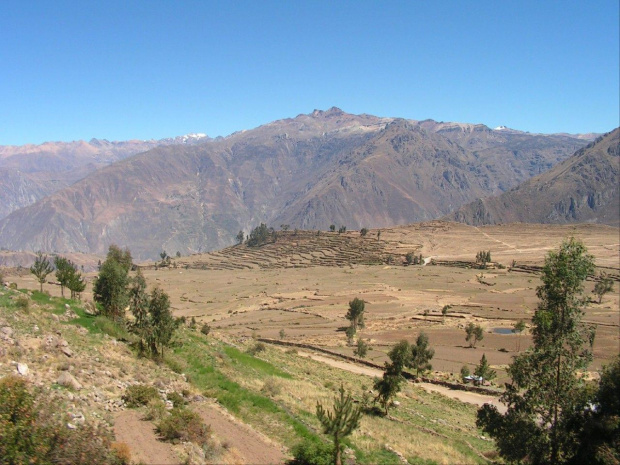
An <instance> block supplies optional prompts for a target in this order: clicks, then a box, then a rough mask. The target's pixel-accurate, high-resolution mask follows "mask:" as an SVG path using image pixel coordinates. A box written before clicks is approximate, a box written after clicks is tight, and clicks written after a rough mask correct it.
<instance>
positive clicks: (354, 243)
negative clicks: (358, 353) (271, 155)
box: [17, 221, 620, 383]
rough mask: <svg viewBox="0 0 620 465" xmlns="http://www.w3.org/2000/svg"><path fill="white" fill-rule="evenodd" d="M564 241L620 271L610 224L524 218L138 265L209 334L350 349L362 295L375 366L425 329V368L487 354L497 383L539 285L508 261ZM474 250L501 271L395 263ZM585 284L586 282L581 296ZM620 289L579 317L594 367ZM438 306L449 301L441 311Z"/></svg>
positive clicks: (608, 348) (611, 331) (612, 351)
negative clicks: (428, 357)
mask: <svg viewBox="0 0 620 465" xmlns="http://www.w3.org/2000/svg"><path fill="white" fill-rule="evenodd" d="M570 236H574V237H576V238H579V239H580V240H582V241H583V242H584V243H585V244H586V246H587V248H588V251H589V252H590V253H591V254H593V255H594V257H595V261H596V264H597V266H599V267H600V269H599V271H601V270H602V271H606V272H609V273H611V274H614V275H616V276H618V275H619V274H620V271H619V268H620V266H619V263H620V258H619V257H620V253H619V250H620V238H619V232H618V229H617V228H612V227H608V226H598V225H575V226H557V225H525V224H511V225H500V226H487V227H479V228H477V227H471V226H467V225H462V224H458V223H446V222H439V221H434V222H429V223H419V224H414V225H410V226H404V227H395V228H388V229H383V230H381V234H380V238H379V240H377V231H376V230H371V231H369V233H368V234H367V236H366V237H363V238H362V237H361V236H360V234H359V232H357V231H350V232H347V233H345V234H338V233H326V232H321V233H320V235H319V236H317V235H316V233H315V232H299V233H294V232H292V231H289V232H288V233H286V234H283V233H280V235H279V238H278V241H277V242H276V243H275V244H267V245H265V246H262V247H258V248H248V247H246V246H245V245H243V246H237V247H231V248H228V249H224V250H223V251H219V252H216V253H213V254H203V255H194V256H191V257H182V258H180V259H176V260H174V261H173V263H174V265H173V266H170V267H159V268H158V269H155V268H154V267H153V266H146V267H145V269H144V274H145V276H146V278H147V281H148V282H149V284H150V285H153V286H160V287H161V288H163V289H164V290H165V291H166V292H167V293H168V294H169V295H170V298H171V302H172V305H173V307H174V311H175V313H176V314H177V315H179V316H181V315H182V316H186V317H188V318H191V317H195V318H196V319H197V321H198V322H200V323H202V322H206V323H209V324H210V325H211V326H212V327H213V328H214V331H215V332H216V333H222V334H226V335H229V336H234V337H241V336H251V335H253V336H259V337H268V338H279V337H280V331H281V330H283V331H284V339H285V340H288V341H293V342H303V343H307V344H313V345H318V346H321V347H324V348H328V349H332V350H335V351H338V352H342V353H344V354H348V355H351V354H352V352H353V348H352V347H349V346H347V344H346V336H345V334H344V328H345V327H346V326H347V323H348V321H347V320H346V319H345V318H344V315H345V313H346V311H347V307H348V302H349V301H350V300H352V299H353V298H355V297H358V298H360V299H363V300H364V301H365V302H366V327H365V328H364V329H363V330H361V331H360V332H359V333H358V335H359V336H361V337H363V338H364V339H369V340H370V342H371V346H372V347H373V350H372V351H371V352H370V353H369V356H368V359H369V360H372V361H375V362H377V363H383V361H384V360H385V359H386V356H385V354H386V352H387V351H388V350H389V348H390V346H391V345H392V344H394V343H395V342H396V341H398V340H400V339H408V340H410V341H414V340H415V338H416V337H417V335H418V334H419V333H420V331H425V332H426V333H427V334H428V335H429V338H430V342H431V345H432V347H434V348H435V351H436V354H435V358H434V359H433V368H434V370H436V371H437V372H441V373H446V374H449V373H455V374H457V373H458V372H459V370H460V368H461V366H463V365H464V364H467V365H469V366H470V368H473V366H474V365H475V364H476V363H477V362H478V361H479V360H480V357H481V356H482V354H483V353H484V354H486V356H487V358H488V359H489V361H490V363H491V365H492V366H493V367H494V368H496V369H497V370H498V374H499V377H498V379H497V382H498V383H501V382H502V381H503V376H504V374H505V372H504V371H503V368H504V367H505V366H506V365H507V364H508V363H510V361H511V357H512V356H513V355H514V354H515V353H516V351H517V349H518V348H520V349H521V350H523V349H525V348H526V347H527V346H528V344H529V343H530V341H531V340H530V337H529V335H528V334H527V333H528V331H527V330H526V331H525V332H524V333H523V334H522V335H520V336H519V335H515V334H512V333H508V334H505V333H506V332H508V331H509V329H510V328H511V327H512V325H514V323H515V322H516V321H518V320H519V319H524V320H525V321H526V323H529V321H530V318H531V316H532V315H533V312H534V311H535V309H536V305H537V298H536V293H535V292H536V287H537V286H538V285H539V278H538V275H537V274H535V273H525V272H517V271H513V270H511V269H510V266H511V264H513V261H514V262H516V264H517V265H541V264H542V263H543V260H544V257H545V255H546V254H547V252H548V251H549V250H552V249H555V248H557V247H558V245H559V244H560V243H561V241H562V240H563V239H565V238H567V237H570ZM480 250H490V251H491V255H492V259H493V261H494V262H496V263H498V264H500V265H501V267H495V268H493V269H489V270H480V269H476V268H464V267H452V266H433V265H431V264H429V265H426V266H403V261H404V257H405V255H406V254H407V253H408V252H414V253H416V254H420V253H421V254H422V255H423V256H424V257H427V258H428V257H431V258H433V259H435V260H438V261H441V262H445V261H455V260H457V261H470V262H473V261H474V258H475V255H476V253H477V252H478V251H480ZM360 251H361V252H360ZM365 262H366V263H375V264H368V265H365V264H363V263H365ZM388 263H391V264H388ZM17 281H18V283H19V285H20V286H24V287H30V288H34V287H35V286H36V284H35V283H34V280H33V278H32V276H29V275H24V276H23V277H21V278H19V279H17ZM593 286H594V282H592V281H588V282H587V285H586V291H587V292H588V293H589V292H591V290H592V288H593ZM49 287H50V286H48V288H49ZM619 288H620V286H619V284H618V283H617V282H616V284H615V287H614V290H613V291H612V292H611V293H610V294H607V295H605V296H604V298H603V302H602V303H601V304H598V303H595V302H594V300H593V301H592V303H591V304H590V305H589V306H588V309H587V311H586V315H585V321H587V322H588V323H592V324H595V325H596V326H597V334H596V340H595V344H594V357H595V360H594V363H593V364H592V370H597V369H599V368H600V367H601V365H602V364H603V363H605V362H606V361H608V360H610V359H611V358H612V357H613V356H614V355H616V354H617V353H618V352H619V343H620V338H619V328H620V326H619V319H620V312H619V310H618V309H619V305H620V303H619ZM57 291H58V290H57V289H54V292H55V293H57ZM592 297H593V299H594V295H592ZM87 298H88V297H87ZM446 305H449V306H450V308H449V310H448V312H447V314H446V315H445V316H444V315H442V312H441V311H442V308H443V307H444V306H446ZM470 321H473V322H475V323H477V324H480V325H481V326H482V327H483V328H484V330H485V333H484V339H483V340H482V341H480V342H478V343H477V344H476V347H475V348H469V347H468V343H466V341H465V331H464V327H465V325H466V324H467V323H468V322H470ZM502 331H503V332H504V334H502ZM436 375H437V376H439V373H436Z"/></svg>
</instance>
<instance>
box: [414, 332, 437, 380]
mask: <svg viewBox="0 0 620 465" xmlns="http://www.w3.org/2000/svg"><path fill="white" fill-rule="evenodd" d="M434 356H435V349H431V348H430V347H429V346H428V336H427V335H426V333H424V332H421V333H420V334H419V336H418V338H417V339H416V341H415V345H413V346H411V360H410V362H409V367H410V368H412V369H413V370H415V372H416V376H417V377H418V378H419V377H420V375H421V374H424V373H425V372H427V371H430V370H432V369H433V366H432V365H431V363H430V361H431V359H432V358H433V357H434Z"/></svg>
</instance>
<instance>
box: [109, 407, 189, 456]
mask: <svg viewBox="0 0 620 465" xmlns="http://www.w3.org/2000/svg"><path fill="white" fill-rule="evenodd" d="M114 435H115V436H116V440H117V441H118V442H124V443H126V444H127V445H128V446H129V450H130V451H131V460H132V463H148V464H157V465H178V464H179V460H180V459H179V457H177V455H176V454H175V453H174V451H173V449H172V445H170V444H168V443H165V442H162V441H160V440H159V439H158V438H157V435H156V434H155V430H154V428H153V424H152V423H151V422H150V421H142V420H141V419H140V414H139V413H138V412H137V411H135V410H124V411H122V412H119V413H118V414H117V415H116V418H115V420H114Z"/></svg>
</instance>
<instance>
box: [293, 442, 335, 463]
mask: <svg viewBox="0 0 620 465" xmlns="http://www.w3.org/2000/svg"><path fill="white" fill-rule="evenodd" d="M291 452H292V453H293V460H289V461H288V462H286V463H287V465H332V464H333V462H334V451H333V446H332V445H331V444H327V443H324V442H320V441H311V440H309V439H306V440H305V441H304V442H301V443H299V444H297V445H296V446H294V447H293V449H292V450H291Z"/></svg>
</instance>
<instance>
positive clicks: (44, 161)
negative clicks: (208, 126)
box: [0, 134, 209, 218]
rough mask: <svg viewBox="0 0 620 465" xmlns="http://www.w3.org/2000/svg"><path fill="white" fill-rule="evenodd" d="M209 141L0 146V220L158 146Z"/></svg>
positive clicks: (182, 139)
mask: <svg viewBox="0 0 620 465" xmlns="http://www.w3.org/2000/svg"><path fill="white" fill-rule="evenodd" d="M207 140H209V138H208V137H207V136H205V135H204V134H188V135H186V136H179V137H175V138H167V139H161V140H148V141H141V140H130V141H121V142H110V141H107V140H99V139H91V140H90V141H89V142H85V141H74V142H46V143H44V144H40V145H33V144H30V145H23V146H10V145H5V146H0V193H2V199H3V202H1V203H0V218H4V217H5V216H7V215H8V214H9V213H11V212H13V211H15V210H17V209H19V208H22V207H25V206H27V205H30V204H32V203H34V202H36V201H37V200H39V199H42V198H43V197H46V196H48V195H50V194H53V193H54V192H56V191H58V190H60V189H62V188H64V187H67V186H69V185H71V184H73V183H74V182H76V181H78V180H80V179H82V178H84V177H85V176H87V175H88V174H90V173H92V172H94V171H96V170H97V169H99V168H102V167H104V166H107V165H110V164H112V163H114V162H117V161H119V160H123V159H125V158H127V157H130V156H132V155H135V154H137V153H141V152H145V151H147V150H149V149H152V148H154V147H157V146H160V145H179V144H195V143H200V142H205V141H207Z"/></svg>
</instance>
